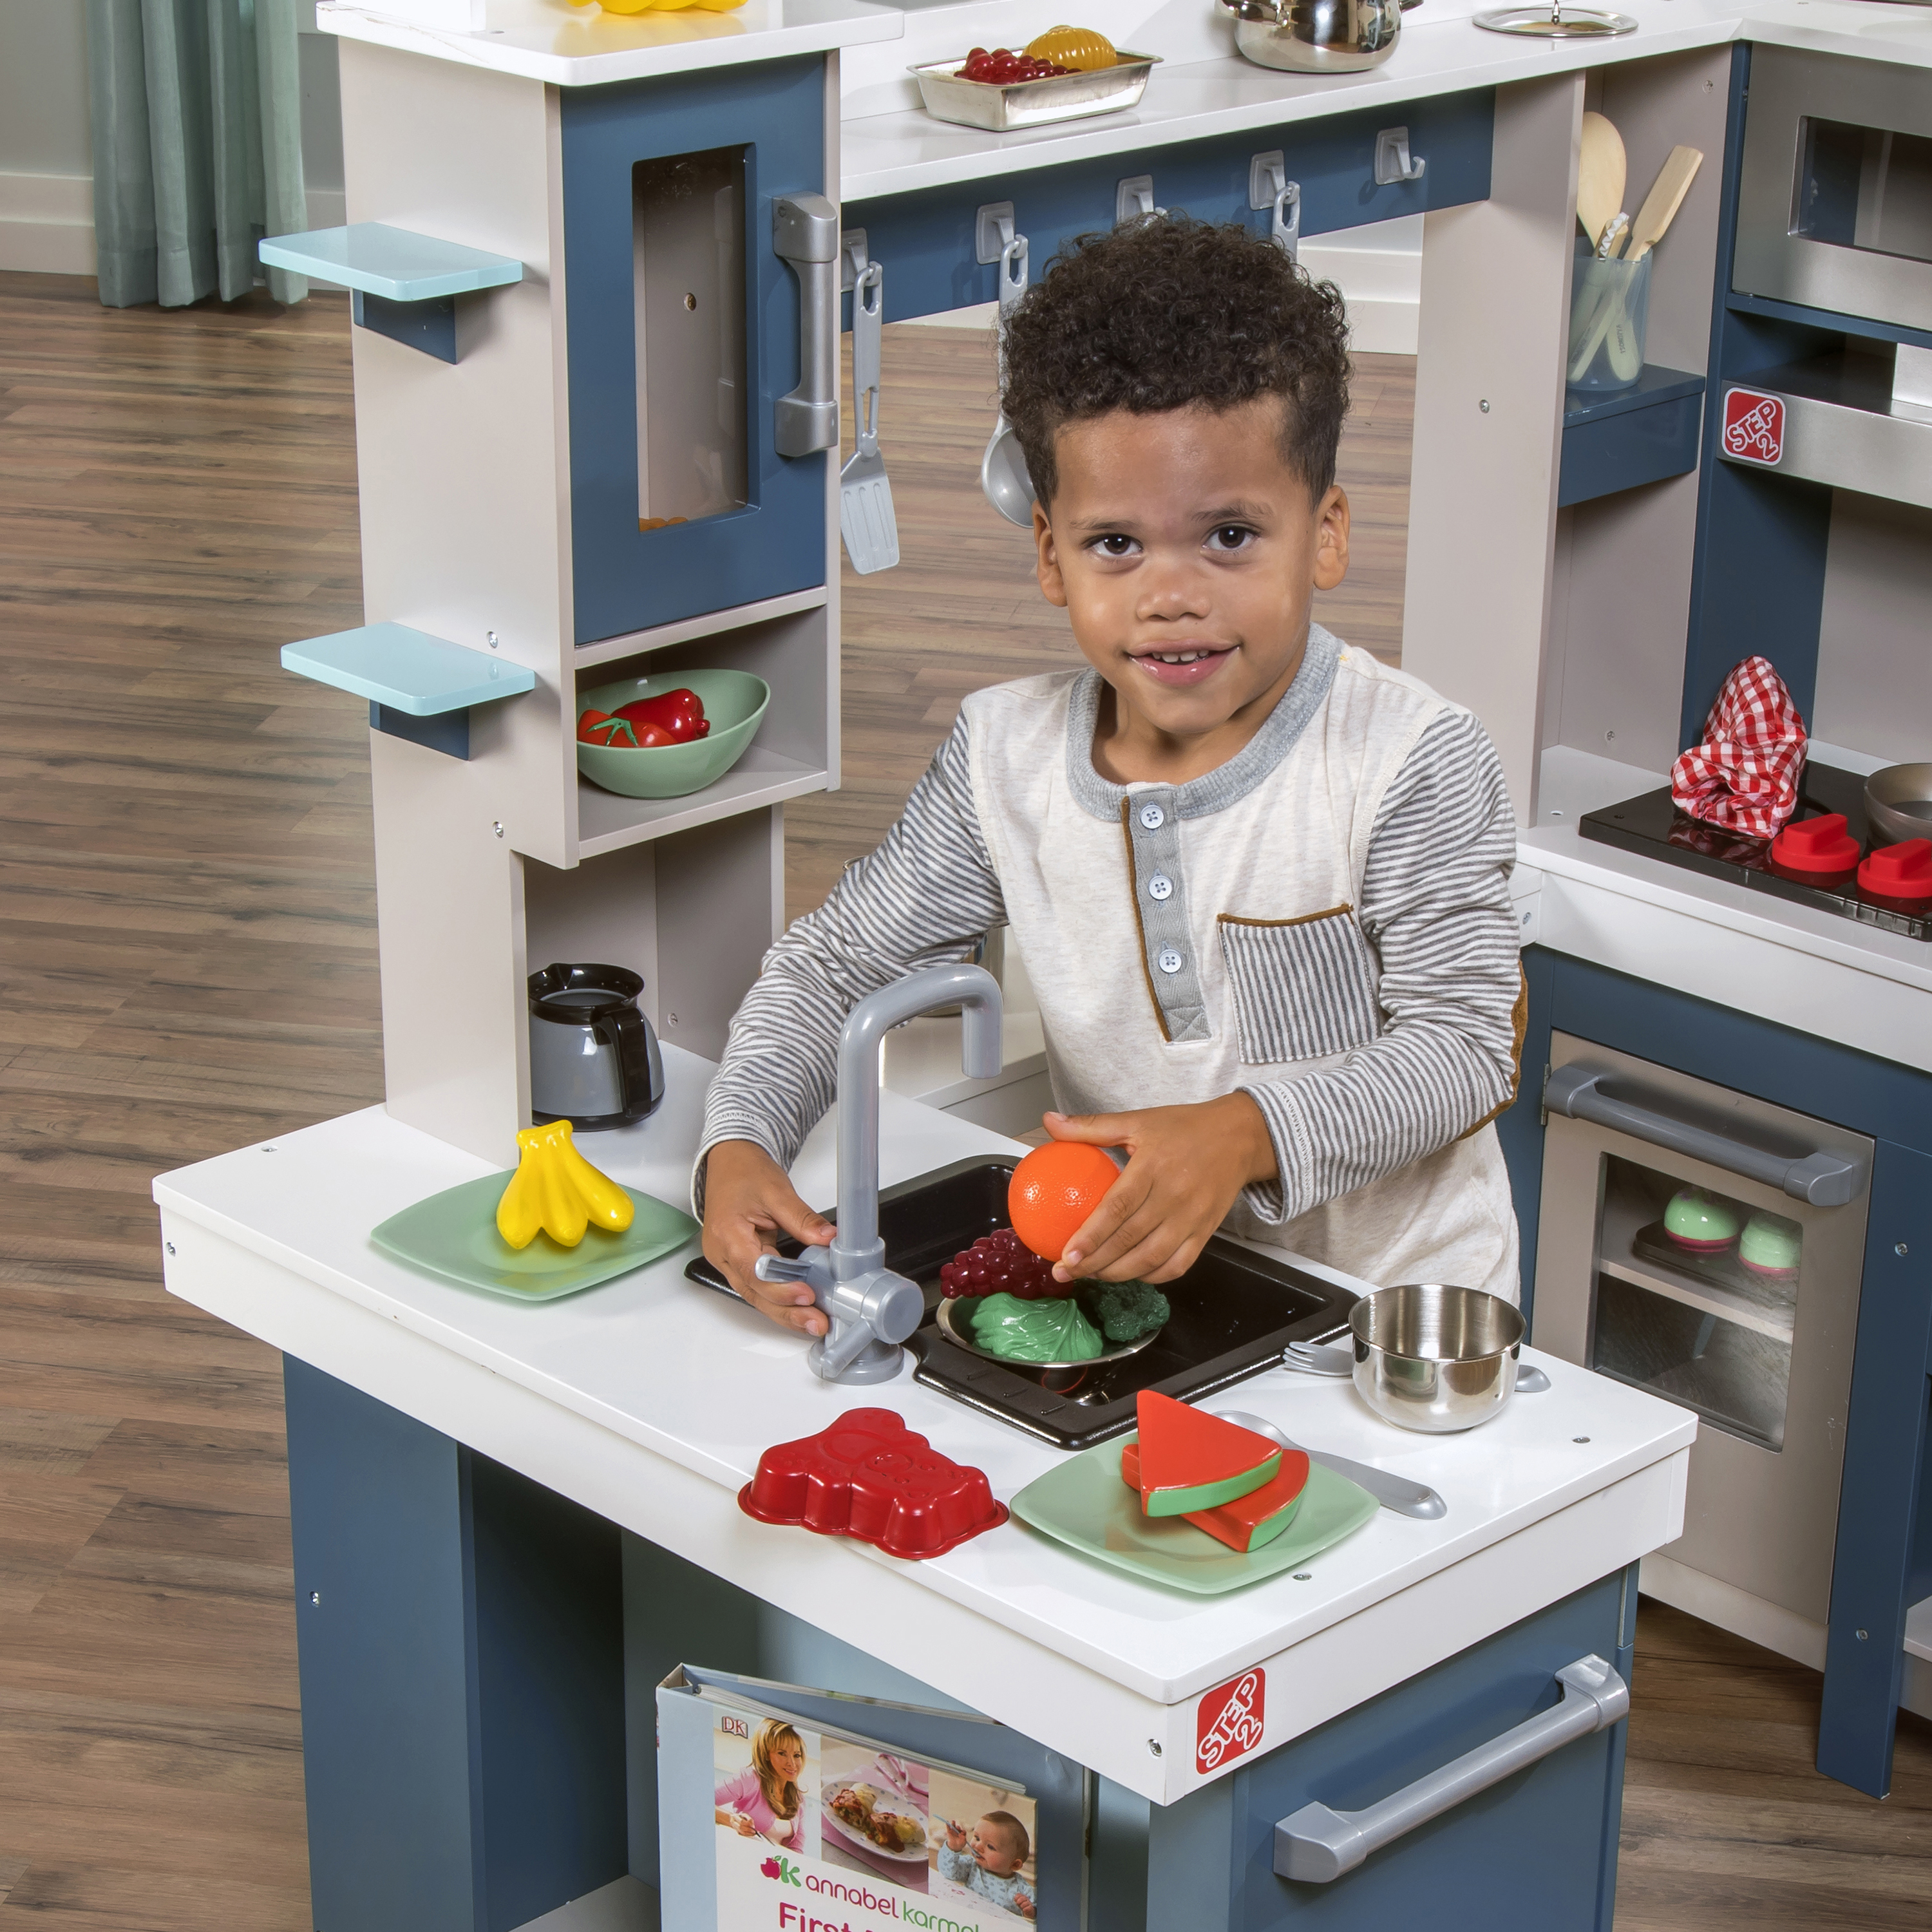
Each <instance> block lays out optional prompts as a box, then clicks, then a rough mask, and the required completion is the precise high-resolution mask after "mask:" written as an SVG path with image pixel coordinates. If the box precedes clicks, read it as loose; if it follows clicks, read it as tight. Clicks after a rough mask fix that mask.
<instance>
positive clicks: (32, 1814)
mask: <svg viewBox="0 0 1932 1932" xmlns="http://www.w3.org/2000/svg"><path fill="white" fill-rule="evenodd" d="M346 338H347V318H346V315H345V313H344V306H343V305H342V303H341V301H340V299H337V300H335V301H334V302H331V301H329V300H328V299H323V298H317V299H314V300H313V301H312V302H311V303H309V304H308V305H307V306H305V308H300V309H297V310H295V311H289V312H287V313H284V312H282V311H278V310H277V309H275V308H274V307H273V306H272V305H269V303H267V302H266V301H251V302H247V303H242V304H239V305H236V306H234V307H233V308H219V307H212V306H211V307H204V308H198V309H196V310H193V311H187V312H185V313H184V312H175V313H172V314H161V313H160V312H159V311H156V310H153V309H136V310H130V311H121V312H119V313H110V312H107V311H103V310H102V309H101V308H99V307H98V305H97V304H96V302H95V298H94V291H93V287H92V284H91V283H89V282H86V281H80V280H78V279H74V278H65V277H54V276H46V277H35V276H23V275H12V276H0V679H4V680H5V682H4V703H0V820H4V824H5V831H4V838H0V1182H4V1186H0V1932H10V1928H12V1927H16V1926H17V1927H20V1928H22V1932H25V1928H26V1927H28V1926H31V1927H34V1928H36V1932H83V1928H85V1932H190V1929H191V1932H211V1928H214V1932H229V1928H234V1932H307V1928H308V1927H309V1926H310V1924H311V1920H310V1918H309V1916H308V1905H307V1891H306V1887H307V1869H306V1860H305V1850H304V1843H303V1830H302V1763H301V1757H300V1723H299V1712H298V1708H297V1697H296V1670H295V1625H294V1616H293V1604H292V1602H291V1577H290V1562H289V1547H288V1525H287V1481H286V1474H285V1470H284V1465H283V1460H282V1457H283V1446H282V1426H281V1393H280V1384H279V1380H278V1373H277V1366H276V1363H275V1358H273V1356H272V1355H271V1354H270V1353H269V1351H267V1350H266V1349H263V1348H262V1347H261V1346H259V1345H258V1344H257V1343H254V1342H253V1341H251V1340H248V1338H246V1337H242V1336H240V1335H238V1334H235V1333H234V1332H233V1331H230V1330H229V1329H226V1328H223V1326H222V1325H220V1324H219V1323H217V1322H212V1321H210V1320H208V1319H205V1317H203V1316H199V1315H198V1314H197V1313H196V1312H195V1311H194V1310H192V1309H190V1308H188V1307H185V1306H184V1305H183V1304H179V1303H178V1302H175V1301H170V1300H169V1298H167V1297H166V1295H164V1294H163V1292H162V1290H161V1288H160V1265H159V1260H160V1257H159V1254H158V1244H159V1236H158V1233H157V1228H156V1223H155V1217H154V1210H153V1208H152V1206H151V1203H150V1201H149V1198H148V1187H149V1183H150V1181H151V1177H152V1176H153V1175H154V1174H155V1173H156V1172H158V1171H160V1170H161V1169H165V1168H168V1167H171V1166H175V1165H177V1164H178V1163H181V1162H184V1161H187V1160H195V1159H196V1158H198V1157H201V1156H202V1155H205V1154H214V1153H217V1152H219V1151H222V1150H223V1149H225V1148H229V1147H232V1146H234V1145H239V1144H240V1143H242V1142H248V1141H251V1140H255V1139H261V1138H263V1137H266V1136H269V1135H272V1134H274V1133H281V1132H284V1131H287V1130H289V1129H291V1128H293V1127H297V1126H299V1125H302V1124H305V1123H306V1122H308V1121H314V1120H317V1119H320V1118H325V1117H326V1116H328V1115H332V1114H335V1113H338V1112H342V1111H343V1110H344V1109H347V1108H350V1107H353V1106H360V1105H362V1104H364V1103H367V1102H368V1101H371V1100H374V1099H376V1098H377V1097H379V1095H380V1087H381V1077H380V1035H379V1027H378V1019H377V998H376V968H375V952H374V916H373V901H372V892H371V859H370V844H369V836H370V835H369V817H368V759H367V749H366V738H365V718H364V716H363V714H362V709H361V707H360V706H358V705H357V704H356V703H353V701H351V700H347V699H344V698H339V697H338V696H337V695H336V694H333V693H331V692H328V691H323V690H320V689H319V688H317V687H315V686H314V685H306V684H304V683H302V682H300V681H299V680H297V679H293V678H291V677H289V676H285V675H284V673H282V672H281V670H279V669H278V667H277V664H276V652H277V650H278V647H279V646H280V645H281V643H283V642H284V641H285V640H288V639H290V638H292V637H303V636H309V635H313V634H316V633H317V632H320V631H328V630H332V629H338V628H343V627H345V626H347V625H352V624H354V623H356V622H358V621H359V617H360V605H359V594H358V572H357V561H356V559H357V547H356V511H355V479H354V452H353V438H352V423H351V415H350V391H349V382H348V373H347V340H346ZM887 366H888V369H889V372H890V374H891V378H892V386H891V388H890V389H889V392H888V393H887V395H886V412H885V416H884V420H883V431H884V443H885V449H886V456H887V458H888V460H889V463H890V464H891V466H892V475H893V477H894V479H895V490H896V495H897V499H898V508H899V515H900V520H901V531H902V532H904V547H905V556H906V562H905V563H904V565H902V566H901V569H900V570H899V571H897V572H895V573H892V574H888V575H886V576H883V577H877V578H874V580H871V581H870V582H862V581H859V580H854V579H853V578H852V577H850V574H849V573H848V574H847V577H846V583H845V590H846V596H847V622H846V626H845V637H846V679H847V687H846V688H847V693H848V698H847V774H848V786H847V790H845V791H844V792H842V793H839V794H837V795H836V796H833V797H830V798H827V799H822V800H817V801H811V802H807V803H805V804H803V805H794V806H793V808H791V811H790V823H791V826H792V828H793V832H794V835H795V838H796V844H795V847H794V849H795V851H796V854H797V858H798V861H799V862H797V863H796V864H795V865H794V868H793V879H792V892H793V900H794V903H795V904H796V905H798V906H799V907H802V906H804V905H805V904H810V903H811V902H812V901H813V899H814V896H815V895H817V894H818V893H820V892H822V891H823V888H824V886H825V884H826V883H827V882H828V881H829V879H831V878H832V877H835V876H836V874H837V871H838V867H839V866H840V865H842V864H843V862H844V859H846V858H847V857H849V856H852V855H853V853H855V852H856V851H857V850H861V849H863V847H865V845H866V844H869V843H870V842H871V840H872V838H874V837H875V836H876V835H877V832H878V830H879V829H881V828H882V827H883V825H884V823H886V821H887V820H888V819H889V817H890V815H891V814H892V811H893V810H894V809H895V808H896V805H897V802H898V799H900V798H901V797H902V796H903V795H904V790H905V789H906V787H907V786H908V785H909V784H910V783H911V781H912V780H913V778H914V777H915V776H916V774H917V771H918V769H919V767H920V766H922V764H923V763H924V761H925V760H926V757H927V755H928V754H929V751H930V749H931V748H932V745H933V744H934V742H936V740H937V739H938V737H939V736H940V735H941V733H942V732H943V731H944V729H945V727H946V726H947V724H949V723H950V721H951V718H952V716H953V709H954V708H955V706H956V704H957V703H958V701H959V697H960V696H961V694H962V693H963V692H964V691H967V690H968V689H970V688H972V687H973V686H974V685H976V684H978V683H980V682H989V681H991V680H992V679H996V678H999V677H1004V676H1013V675H1017V674H1019V673H1022V672H1025V671H1028V670H1034V669H1037V668H1040V667H1042V666H1043V665H1048V664H1056V663H1062V662H1065V661H1068V658H1067V648H1068V647H1067V646H1066V645H1065V644H1064V642H1062V641H1061V631H1060V629H1059V624H1060V621H1061V620H1060V619H1059V616H1058V613H1056V612H1052V611H1051V610H1049V609H1048V607H1046V605H1044V604H1042V603H1041V602H1040V600H1039V598H1038V595H1037V592H1035V591H1034V589H1032V587H1031V565H1030V564H1029V562H1028V556H1027V552H1026V550H1025V545H1024V542H1023V541H1022V539H1021V538H1020V537H1019V532H1012V533H1010V534H1009V533H1008V532H1007V531H1006V530H1005V529H1004V528H1003V527H1002V526H1001V525H999V524H998V523H997V521H995V520H994V519H993V518H992V515H991V513H990V512H989V511H986V509H985V508H984V507H983V505H980V502H978V499H977V495H976V493H975V487H974V481H973V479H974V476H975V475H977V465H978V454H977V452H978V449H979V446H980V443H982V441H983V438H984V436H985V434H986V428H988V426H989V420H990V406H989V391H990V388H991V380H990V376H989V371H988V368H987V365H986V344H985V339H984V338H971V337H965V338H962V337H959V336H956V335H949V334H947V333H945V332H938V331H920V330H916V329H904V330H895V331H893V332H891V333H890V334H889V336H888V349H887ZM1406 368H1407V365H1405V364H1403V363H1401V362H1394V361H1391V362H1387V363H1382V362H1376V363H1373V364H1372V365H1370V366H1369V367H1367V368H1365V370H1364V376H1363V380H1362V381H1361V386H1360V390H1359V395H1360V397H1361V416H1360V418H1359V419H1358V425H1357V426H1356V428H1355V431H1353V432H1352V436H1351V439H1350V443H1349V449H1348V452H1347V455H1346V460H1345V466H1344V470H1345V475H1344V480H1345V481H1347V482H1348V483H1349V487H1350V488H1351V490H1352V492H1353V493H1354V494H1355V500H1356V505H1357V512H1358V532H1360V531H1361V529H1363V526H1364V524H1366V525H1367V526H1368V531H1367V538H1366V540H1364V541H1360V542H1359V544H1358V573H1357V576H1356V578H1355V581H1354V583H1353V584H1352V586H1351V588H1350V589H1349V591H1348V592H1346V593H1345V594H1344V595H1343V596H1341V597H1338V598H1336V599H1334V600H1333V607H1332V609H1328V610H1325V612H1324V614H1325V616H1327V617H1328V620H1329V621H1330V622H1331V623H1333V624H1334V625H1335V626H1336V628H1338V629H1340V630H1342V631H1343V632H1344V634H1346V635H1349V636H1350V637H1352V638H1353V639H1355V640H1356V641H1358V642H1361V643H1364V644H1367V645H1369V646H1371V647H1373V648H1376V649H1379V650H1384V651H1388V652H1393V651H1394V649H1395V647H1396V644H1397V637H1398V635H1399V628H1400V582H1401V568H1400V552H1401V530H1402V526H1403V519H1404V516H1405V508H1404V503H1403V484H1402V479H1403V475H1404V473H1405V472H1406V455H1405V454H1404V452H1405V450H1406V418H1407V408H1408V403H1407V390H1406V386H1405V378H1406ZM955 404H957V405H958V409H957V411H955V407H954V406H955ZM915 438H916V439H917V443H918V447H917V449H916V450H915V449H914V446H913V445H914V439H915ZM1364 511H1367V514H1366V515H1364ZM1638 1646H1639V1664H1638V1670H1637V1683H1636V1687H1635V1688H1636V1708H1635V1711H1634V1716H1633V1718H1632V1721H1631V1770H1630V1777H1629V1792H1628V1800H1627V1803H1626V1806H1625V1834H1624V1861H1623V1882H1622V1889H1621V1892H1620V1894H1619V1912H1618V1918H1617V1924H1618V1927H1619V1932H1787V1928H1790V1932H1798V1928H1805V1929H1806V1932H1810V1928H1814V1927H1832V1928H1846V1929H1847V1932H1849V1928H1861V1927H1872V1928H1880V1927H1883V1928H1890V1927H1900V1928H1904V1927H1920V1928H1922V1927H1925V1926H1926V1925H1927V1924H1928V1922H1932V1727H1927V1726H1926V1725H1924V1724H1921V1723H1919V1722H1918V1721H1917V1720H1915V1719H1907V1720H1906V1721H1904V1723H1903V1724H1902V1726H1901V1730H1900V1744H1899V1752H1898V1769H1897V1781H1896V1784H1895V1787H1894V1795H1893V1796H1892V1798H1891V1801H1890V1802H1889V1803H1888V1804H1885V1805H1877V1804H1874V1803H1873V1802H1871V1801H1870V1800H1869V1799H1865V1798H1863V1797H1861V1796H1858V1794H1857V1793H1853V1792H1850V1791H1848V1790H1846V1789H1845V1788H1844V1787H1843V1786H1841V1785H1837V1784H1832V1783H1831V1782H1830V1781H1828V1780H1826V1779H1823V1778H1820V1777H1819V1776H1818V1775H1817V1773H1816V1772H1814V1771H1813V1770H1812V1769H1811V1751H1812V1746H1813V1736H1814V1730H1815V1726H1816V1721H1817V1696H1818V1679H1817V1676H1816V1675H1815V1674H1814V1673H1811V1672H1809V1671H1807V1670H1802V1669H1800V1668H1799V1667H1796V1666H1794V1665H1790V1664H1786V1663H1784V1662H1783V1661H1781V1659H1778V1658H1774V1657H1772V1656H1770V1655H1768V1654H1767V1653H1766V1652H1763V1651H1760V1650H1756V1649H1753V1648H1752V1647H1751V1646H1749V1645H1748V1644H1744V1643H1739V1641H1737V1640H1735V1639H1733V1638H1731V1637H1726V1636H1724V1635H1722V1634H1720V1633H1718V1632H1716V1631H1712V1630H1710V1629H1709V1628H1706V1627H1705V1626H1703V1625H1699V1624H1697V1623H1694V1622H1691V1620H1690V1619H1686V1618H1684V1617H1681V1616H1678V1615H1676V1613H1673V1612H1670V1611H1668V1610H1662V1609H1661V1608H1659V1607H1656V1606H1653V1605H1646V1607H1645V1611H1644V1614H1643V1617H1642V1619H1641V1620H1640V1625H1639V1629H1638ZM1505 1932H1536V1928H1514V1927H1511V1928H1505Z"/></svg>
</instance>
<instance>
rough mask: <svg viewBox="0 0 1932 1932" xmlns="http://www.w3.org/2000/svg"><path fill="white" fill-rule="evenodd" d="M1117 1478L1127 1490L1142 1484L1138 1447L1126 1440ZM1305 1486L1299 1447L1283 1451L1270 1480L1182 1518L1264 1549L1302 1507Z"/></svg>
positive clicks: (1235, 1546) (1241, 1546)
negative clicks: (1241, 1494)
mask: <svg viewBox="0 0 1932 1932" xmlns="http://www.w3.org/2000/svg"><path fill="white" fill-rule="evenodd" d="M1121 1481H1123V1482H1124V1483H1125V1484H1127V1487H1128V1488H1129V1489H1130V1490H1136V1491H1138V1490H1139V1488H1140V1486H1141V1451H1140V1445H1139V1443H1138V1442H1129V1443H1128V1444H1127V1445H1126V1446H1125V1447H1124V1448H1123V1449H1122V1450H1121ZM1307 1487H1308V1458H1307V1457H1306V1456H1305V1455H1304V1454H1303V1453H1302V1452H1301V1451H1300V1450H1299V1449H1293V1450H1285V1451H1283V1454H1282V1458H1281V1468H1280V1470H1279V1471H1278V1472H1277V1474H1276V1475H1275V1478H1274V1481H1272V1482H1268V1483H1264V1484H1262V1486H1261V1487H1260V1488H1259V1489H1258V1490H1250V1491H1249V1492H1248V1493H1247V1495H1246V1496H1237V1497H1236V1498H1235V1500H1234V1501H1233V1502H1231V1503H1223V1504H1222V1505H1221V1506H1220V1508H1218V1509H1211V1510H1190V1511H1188V1512H1187V1515H1186V1516H1184V1517H1183V1518H1182V1519H1181V1520H1182V1521H1183V1522H1184V1523H1192V1524H1193V1526H1194V1527H1195V1528H1196V1529H1202V1530H1205V1531H1206V1532H1208V1535H1210V1536H1211V1537H1213V1538H1214V1540H1215V1541H1216V1542H1217V1543H1225V1544H1226V1545H1227V1546H1228V1547H1229V1549H1230V1550H1241V1551H1242V1552H1243V1553H1246V1552H1247V1551H1249V1550H1261V1549H1264V1548H1265V1547H1267V1545H1268V1544H1271V1543H1272V1542H1273V1541H1274V1540H1275V1538H1277V1536H1279V1535H1280V1534H1281V1533H1282V1532H1283V1530H1285V1529H1286V1528H1287V1527H1288V1526H1289V1524H1290V1523H1292V1522H1293V1521H1294V1520H1295V1514H1296V1512H1297V1511H1298V1510H1299V1509H1300V1508H1301V1499H1302V1496H1303V1494H1304V1492H1305V1491H1306V1490H1307Z"/></svg>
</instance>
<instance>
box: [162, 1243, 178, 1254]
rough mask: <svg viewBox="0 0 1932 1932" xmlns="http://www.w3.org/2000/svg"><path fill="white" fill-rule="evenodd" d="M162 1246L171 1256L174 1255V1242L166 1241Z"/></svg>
mask: <svg viewBox="0 0 1932 1932" xmlns="http://www.w3.org/2000/svg"><path fill="white" fill-rule="evenodd" d="M161 1246H162V1247H164V1248H166V1250H167V1251H168V1253H169V1254H172V1253H174V1251H175V1244H174V1243H173V1242H172V1241H163V1243H162V1244H161Z"/></svg>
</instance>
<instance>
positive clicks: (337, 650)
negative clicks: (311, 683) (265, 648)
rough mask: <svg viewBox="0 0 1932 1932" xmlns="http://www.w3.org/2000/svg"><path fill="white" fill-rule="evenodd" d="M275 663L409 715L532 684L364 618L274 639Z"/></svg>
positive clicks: (519, 672) (476, 654)
mask: <svg viewBox="0 0 1932 1932" xmlns="http://www.w3.org/2000/svg"><path fill="white" fill-rule="evenodd" d="M282 668H283V670H292V671H293V672H295V673H296V675H297V676H299V677H310V678H314V679H315V681H316V682H317V683H318V684H332V685H335V688H336V689H337V690H338V691H353V692H355V694H356V696H357V697H366V698H368V700H369V701H370V703H372V704H380V705H383V706H386V707H387V708H388V709H389V710H391V711H400V712H402V713H403V714H404V715H405V716H406V717H410V718H435V717H440V715H442V714H443V712H446V711H465V710H467V709H469V706H471V705H472V704H490V703H494V702H495V701H496V700H497V699H498V698H499V697H517V696H519V695H520V694H521V693H523V692H524V691H533V690H535V688H536V682H537V680H536V673H535V672H534V671H532V670H529V668H528V667H526V666H525V665H523V664H511V663H509V662H507V661H505V659H503V658H499V657H495V656H493V655H491V654H490V652H487V651H475V650H472V649H469V647H468V646H466V645H464V644H452V643H448V642H446V640H444V639H443V638H441V637H431V636H430V635H429V634H428V632H427V631H413V630H411V629H410V627H409V626H408V625H407V624H365V625H363V627H362V628H361V629H360V630H359V631H334V632H332V633H331V634H330V635H329V636H328V637H311V638H308V640H306V641H305V642H304V643H299V644H284V646H282Z"/></svg>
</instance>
